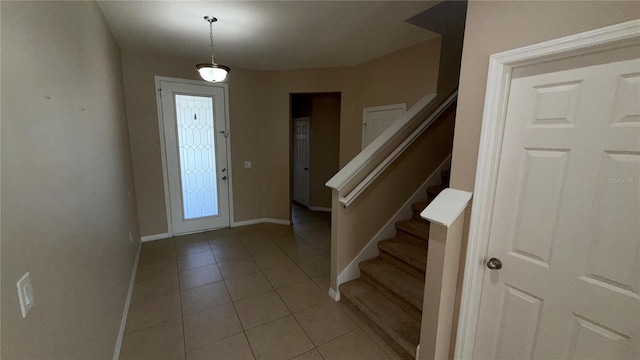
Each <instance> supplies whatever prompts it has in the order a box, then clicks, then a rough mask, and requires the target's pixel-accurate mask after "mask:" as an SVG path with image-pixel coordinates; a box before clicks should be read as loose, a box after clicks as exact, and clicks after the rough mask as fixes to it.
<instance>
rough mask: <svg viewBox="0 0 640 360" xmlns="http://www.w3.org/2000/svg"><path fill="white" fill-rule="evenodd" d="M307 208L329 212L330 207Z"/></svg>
mask: <svg viewBox="0 0 640 360" xmlns="http://www.w3.org/2000/svg"><path fill="white" fill-rule="evenodd" d="M309 210H313V211H324V212H331V208H328V207H319V206H309Z"/></svg>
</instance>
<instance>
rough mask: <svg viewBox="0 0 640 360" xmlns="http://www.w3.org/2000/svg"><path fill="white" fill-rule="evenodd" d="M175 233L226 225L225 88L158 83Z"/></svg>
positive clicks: (227, 197) (227, 183) (170, 82)
mask: <svg viewBox="0 0 640 360" xmlns="http://www.w3.org/2000/svg"><path fill="white" fill-rule="evenodd" d="M159 87H160V89H161V90H160V91H161V97H160V100H161V109H162V119H163V132H164V142H165V156H166V176H167V182H168V187H169V191H168V193H169V204H168V206H169V208H170V221H171V226H172V229H173V233H174V234H184V233H191V232H197V231H203V230H208V229H215V228H222V227H229V225H230V222H229V218H230V216H229V213H230V211H229V181H230V179H229V170H228V167H227V136H228V132H227V130H228V129H227V121H226V109H225V107H226V99H225V96H226V88H225V87H224V86H219V85H218V86H215V85H197V84H192V83H181V82H175V81H169V80H162V81H160V82H159Z"/></svg>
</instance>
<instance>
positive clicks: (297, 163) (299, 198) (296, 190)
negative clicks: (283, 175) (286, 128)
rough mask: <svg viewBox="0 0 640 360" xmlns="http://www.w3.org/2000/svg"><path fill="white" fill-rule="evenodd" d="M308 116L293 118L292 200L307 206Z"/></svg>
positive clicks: (309, 151) (309, 150) (309, 135)
mask: <svg viewBox="0 0 640 360" xmlns="http://www.w3.org/2000/svg"><path fill="white" fill-rule="evenodd" d="M309 139H311V134H310V128H309V118H300V119H294V120H293V201H295V202H297V203H299V204H302V205H304V206H309V157H310V153H311V147H310V144H309Z"/></svg>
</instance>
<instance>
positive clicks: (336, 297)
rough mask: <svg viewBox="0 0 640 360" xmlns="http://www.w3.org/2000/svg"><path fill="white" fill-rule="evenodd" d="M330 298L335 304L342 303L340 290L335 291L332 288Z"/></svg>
mask: <svg viewBox="0 0 640 360" xmlns="http://www.w3.org/2000/svg"><path fill="white" fill-rule="evenodd" d="M329 297H330V298H331V300H333V301H335V302H338V301H340V290H338V291H335V290H333V289H332V288H329Z"/></svg>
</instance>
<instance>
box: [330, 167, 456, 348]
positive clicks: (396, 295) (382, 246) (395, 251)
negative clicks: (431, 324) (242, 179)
mask: <svg viewBox="0 0 640 360" xmlns="http://www.w3.org/2000/svg"><path fill="white" fill-rule="evenodd" d="M441 177H442V185H441V186H433V187H430V188H428V189H427V201H424V202H418V203H415V204H413V205H412V207H411V209H412V211H413V216H412V218H411V219H410V220H404V221H399V222H397V223H396V237H395V238H393V239H388V240H383V241H380V242H379V243H378V249H379V253H380V255H379V256H378V257H377V258H374V259H371V260H367V261H363V262H361V263H360V264H359V267H360V272H361V276H360V278H358V279H356V280H353V281H349V282H346V283H344V284H342V285H340V294H341V301H342V302H344V303H345V304H346V305H347V306H348V307H349V308H350V309H351V310H352V311H354V312H355V313H356V314H358V316H360V317H361V318H362V319H363V320H364V321H365V322H366V323H367V324H368V325H369V326H370V327H371V328H372V329H373V331H375V332H376V333H377V334H378V336H380V337H381V338H382V339H383V340H384V341H385V342H386V343H387V344H389V346H391V348H393V349H394V350H395V351H396V352H397V353H398V355H400V357H402V358H404V359H415V356H416V346H417V345H418V343H419V342H420V325H421V318H422V298H423V294H424V277H425V269H426V263H427V248H428V240H429V222H428V221H426V220H423V219H422V218H421V217H420V212H422V210H424V208H426V207H427V205H428V204H429V203H430V202H431V201H433V199H435V197H436V196H438V194H439V193H440V192H441V191H442V190H444V189H445V188H447V187H448V186H449V170H446V171H443V172H442V173H441Z"/></svg>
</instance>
